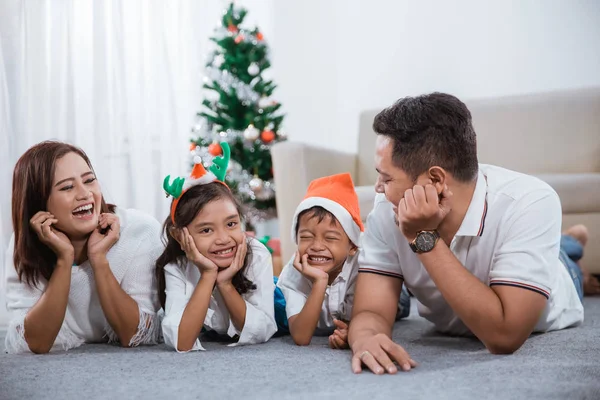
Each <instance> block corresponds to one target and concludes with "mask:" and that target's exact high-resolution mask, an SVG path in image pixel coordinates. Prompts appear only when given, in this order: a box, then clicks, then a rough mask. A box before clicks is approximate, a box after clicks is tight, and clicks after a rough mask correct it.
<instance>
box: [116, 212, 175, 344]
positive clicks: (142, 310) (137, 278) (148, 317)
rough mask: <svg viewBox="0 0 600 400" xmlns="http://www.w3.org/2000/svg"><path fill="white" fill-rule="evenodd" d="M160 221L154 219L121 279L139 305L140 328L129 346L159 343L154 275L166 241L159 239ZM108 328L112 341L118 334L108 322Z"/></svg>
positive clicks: (126, 290)
mask: <svg viewBox="0 0 600 400" xmlns="http://www.w3.org/2000/svg"><path fill="white" fill-rule="evenodd" d="M160 235H161V232H160V224H159V223H158V222H157V221H154V220H153V221H152V225H151V229H150V232H149V233H148V234H147V235H146V236H145V237H143V238H141V241H140V244H139V246H138V248H137V249H136V250H135V251H134V253H133V255H132V257H131V260H132V264H131V265H129V266H128V268H127V272H125V275H124V276H123V279H122V281H121V288H122V289H123V291H124V292H125V293H127V294H128V295H129V296H130V297H131V298H132V299H133V300H135V302H136V303H137V305H138V310H139V321H138V328H137V331H136V333H135V335H133V337H132V338H131V340H130V341H129V346H132V347H134V346H139V345H140V344H157V343H158V338H159V335H160V321H159V318H158V314H157V311H158V310H159V309H160V304H159V301H158V292H157V289H156V282H155V279H154V271H155V263H156V259H157V258H158V257H159V256H160V254H161V251H162V249H163V248H164V245H163V244H162V242H161V240H160ZM105 331H106V333H107V336H108V338H109V342H113V341H114V342H117V341H119V338H118V336H117V334H116V333H115V332H114V330H113V329H112V327H111V326H110V325H109V324H108V322H107V324H106V326H105Z"/></svg>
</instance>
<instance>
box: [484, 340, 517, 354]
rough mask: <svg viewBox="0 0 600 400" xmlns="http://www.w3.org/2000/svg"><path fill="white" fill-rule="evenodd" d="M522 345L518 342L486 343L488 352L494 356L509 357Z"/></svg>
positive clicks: (498, 341) (499, 341) (500, 341)
mask: <svg viewBox="0 0 600 400" xmlns="http://www.w3.org/2000/svg"><path fill="white" fill-rule="evenodd" d="M522 345H523V341H520V340H507V339H504V340H497V341H495V342H492V343H486V346H485V347H487V349H488V351H489V352H490V353H491V354H494V355H510V354H513V353H514V352H516V351H517V350H519V349H520V348H521V346H522Z"/></svg>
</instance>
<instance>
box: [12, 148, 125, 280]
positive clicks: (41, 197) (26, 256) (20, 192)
mask: <svg viewBox="0 0 600 400" xmlns="http://www.w3.org/2000/svg"><path fill="white" fill-rule="evenodd" d="M68 153H76V154H77V155H79V156H80V157H81V158H83V159H84V160H85V162H86V163H87V165H88V166H89V167H90V169H91V170H92V171H93V170H94V169H93V168H92V164H91V163H90V160H89V158H88V157H87V155H86V154H85V152H84V151H83V150H81V149H80V148H78V147H75V146H72V145H70V144H67V143H63V142H56V141H46V142H41V143H38V144H36V145H35V146H33V147H31V148H30V149H29V150H27V151H26V152H25V154H23V155H22V156H21V158H19V160H18V161H17V164H16V165H15V170H14V172H13V182H12V223H13V230H14V233H15V247H14V255H13V261H14V265H15V268H16V270H17V273H18V275H19V279H20V280H21V281H25V282H26V283H27V284H28V285H30V286H36V285H37V284H38V282H39V280H40V278H44V279H46V280H50V276H51V275H52V271H54V266H55V264H56V254H54V251H52V249H50V248H49V247H48V246H46V245H45V244H43V243H42V242H41V241H40V239H39V238H38V236H37V234H36V233H35V231H34V230H33V229H32V228H31V226H30V225H29V221H30V220H31V218H32V217H33V216H34V215H35V214H36V213H37V212H39V211H45V210H46V206H47V204H48V198H49V197H50V193H51V192H52V182H53V181H54V170H55V167H56V161H57V160H58V159H60V158H62V157H64V156H65V155H66V154H68ZM114 209H115V206H114V205H112V204H106V203H105V201H104V197H103V198H102V203H101V206H100V212H102V213H107V212H114Z"/></svg>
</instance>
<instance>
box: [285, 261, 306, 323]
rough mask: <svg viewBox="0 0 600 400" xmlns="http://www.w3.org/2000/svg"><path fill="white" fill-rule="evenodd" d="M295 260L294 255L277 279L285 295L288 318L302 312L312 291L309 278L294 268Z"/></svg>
mask: <svg viewBox="0 0 600 400" xmlns="http://www.w3.org/2000/svg"><path fill="white" fill-rule="evenodd" d="M293 262H294V256H292V258H291V259H290V261H289V262H288V263H287V265H286V266H285V267H284V268H283V270H282V271H281V274H280V275H279V279H278V280H277V287H278V288H279V289H281V292H282V293H283V297H285V313H286V316H287V318H288V319H289V318H290V317H293V316H294V315H298V314H300V312H301V311H302V309H303V308H304V305H305V304H306V301H307V300H308V295H309V294H310V292H311V287H310V285H309V283H308V280H307V279H306V278H304V277H303V276H302V274H301V273H300V272H299V271H298V270H297V269H296V268H294V265H293Z"/></svg>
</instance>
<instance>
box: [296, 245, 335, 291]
mask: <svg viewBox="0 0 600 400" xmlns="http://www.w3.org/2000/svg"><path fill="white" fill-rule="evenodd" d="M293 265H294V268H296V269H297V270H298V272H300V273H301V274H302V275H303V276H305V277H306V278H308V279H309V280H310V281H311V282H312V283H313V284H314V283H315V282H318V281H324V282H328V281H329V275H328V274H327V272H325V271H323V270H320V269H319V268H315V267H313V266H311V265H310V264H309V263H308V254H305V255H303V256H302V259H300V253H299V252H298V251H296V257H295V258H294V264H293Z"/></svg>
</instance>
